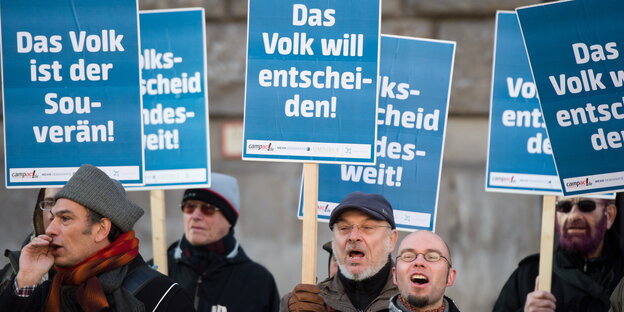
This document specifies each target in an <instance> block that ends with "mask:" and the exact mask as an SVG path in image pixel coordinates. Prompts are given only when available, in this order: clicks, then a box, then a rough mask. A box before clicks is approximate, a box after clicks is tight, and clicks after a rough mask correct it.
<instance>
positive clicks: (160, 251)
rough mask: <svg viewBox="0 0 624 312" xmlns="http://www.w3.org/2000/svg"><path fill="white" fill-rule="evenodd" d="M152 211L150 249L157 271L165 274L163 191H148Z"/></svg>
mask: <svg viewBox="0 0 624 312" xmlns="http://www.w3.org/2000/svg"><path fill="white" fill-rule="evenodd" d="M150 206H151V211H152V249H153V253H154V264H155V265H156V266H157V267H158V268H157V270H158V272H160V273H162V274H165V275H167V230H166V228H165V191H163V190H153V191H150Z"/></svg>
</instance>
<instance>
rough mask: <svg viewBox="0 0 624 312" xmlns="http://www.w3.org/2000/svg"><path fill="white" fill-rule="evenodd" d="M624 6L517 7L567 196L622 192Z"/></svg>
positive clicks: (604, 2)
mask: <svg viewBox="0 0 624 312" xmlns="http://www.w3.org/2000/svg"><path fill="white" fill-rule="evenodd" d="M622 10H624V3H622V2H621V1H612V0H599V1H592V2H591V3H586V2H585V1H580V0H578V1H566V2H556V3H551V4H544V5H539V6H532V7H525V8H520V9H517V14H518V19H519V21H520V25H521V29H522V33H523V37H524V42H525V45H526V50H527V53H528V57H529V62H530V64H531V68H532V71H533V78H534V81H535V84H536V87H537V90H538V93H539V99H540V105H541V108H542V112H543V114H544V120H545V122H546V126H547V130H548V135H549V137H550V141H551V144H552V150H553V155H554V158H555V163H556V167H557V172H558V174H559V178H560V181H561V185H562V188H563V193H564V194H565V195H579V194H587V193H600V192H606V191H616V190H621V189H623V185H624V164H622V163H621V162H620V161H619V160H620V159H622V158H623V157H624V149H623V148H622V147H623V146H624V145H623V144H622V141H623V140H622V136H623V135H624V134H623V133H622V129H624V121H622V119H623V118H624V108H623V105H622V95H623V91H622V85H624V61H623V58H622V57H620V49H622V48H624V38H622V33H623V32H624V23H623V22H622V21H621V16H620V14H619V12H622Z"/></svg>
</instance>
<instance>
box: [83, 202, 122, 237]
mask: <svg viewBox="0 0 624 312" xmlns="http://www.w3.org/2000/svg"><path fill="white" fill-rule="evenodd" d="M87 213H88V214H89V215H88V216H87V220H88V222H89V225H90V226H91V225H94V224H96V223H97V222H100V220H102V218H104V216H102V215H101V214H99V213H97V212H95V211H93V210H91V209H88V208H87ZM87 231H88V232H87V233H86V234H89V233H91V228H88V229H87ZM121 234H123V233H122V232H121V229H120V228H119V227H118V226H116V225H115V224H114V223H113V222H111V229H110V232H108V240H109V241H110V242H111V243H112V242H114V241H116V240H117V238H119V236H121Z"/></svg>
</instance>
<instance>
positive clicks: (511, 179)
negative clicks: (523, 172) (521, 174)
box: [492, 176, 517, 183]
mask: <svg viewBox="0 0 624 312" xmlns="http://www.w3.org/2000/svg"><path fill="white" fill-rule="evenodd" d="M492 182H500V183H516V182H517V180H515V179H514V176H511V177H492Z"/></svg>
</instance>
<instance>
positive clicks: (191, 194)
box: [168, 172, 279, 312]
mask: <svg viewBox="0 0 624 312" xmlns="http://www.w3.org/2000/svg"><path fill="white" fill-rule="evenodd" d="M210 180H211V184H212V186H211V187H210V188H205V189H188V190H186V191H185V192H184V196H183V197H182V202H181V204H180V208H181V210H182V213H183V214H184V236H182V239H180V240H179V241H177V242H175V243H173V244H172V245H171V247H169V250H168V264H169V276H170V277H171V278H172V279H173V280H174V281H176V282H178V283H180V285H181V286H182V287H184V289H186V290H187V291H188V293H189V294H190V295H191V296H194V297H195V298H194V302H195V309H197V311H205V312H237V311H243V312H251V311H261V312H265V311H266V312H271V311H277V310H278V307H279V295H278V290H277V286H276V284H275V280H274V279H273V275H272V274H271V273H270V272H269V271H268V270H267V269H266V268H264V267H263V266H262V265H260V264H258V263H256V262H254V261H252V260H251V259H250V258H249V257H247V255H246V254H245V252H244V251H243V248H242V247H240V245H239V243H238V241H237V240H236V238H235V237H234V226H235V225H236V221H237V220H238V212H239V210H240V195H239V190H238V182H237V181H236V179H235V178H234V177H231V176H228V175H225V174H220V173H214V172H213V173H212V175H211V179H210Z"/></svg>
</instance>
